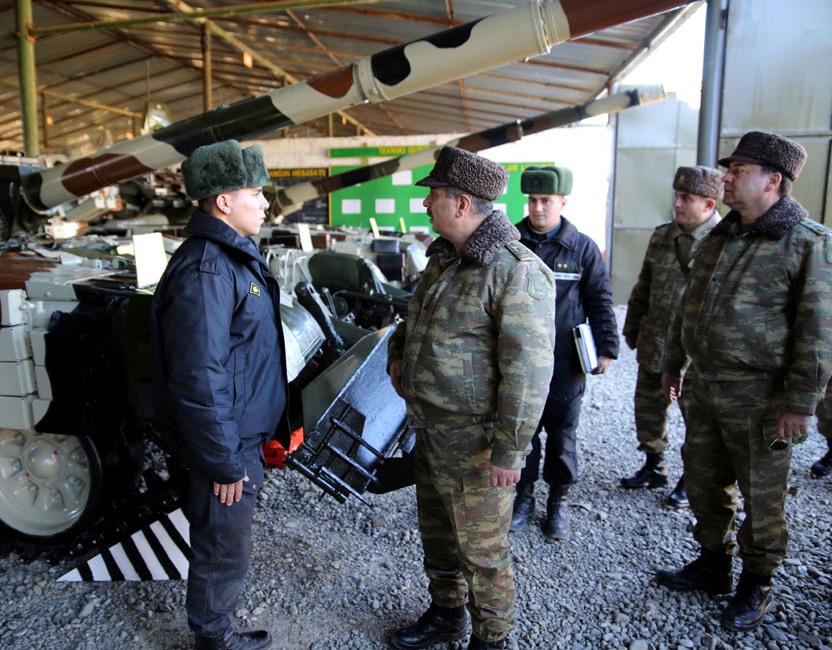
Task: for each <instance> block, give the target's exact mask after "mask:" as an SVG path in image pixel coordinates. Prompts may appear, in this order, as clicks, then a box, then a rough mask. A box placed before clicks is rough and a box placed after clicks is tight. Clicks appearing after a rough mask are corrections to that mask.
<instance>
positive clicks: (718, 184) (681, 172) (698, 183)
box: [673, 165, 723, 199]
mask: <svg viewBox="0 0 832 650" xmlns="http://www.w3.org/2000/svg"><path fill="white" fill-rule="evenodd" d="M722 177H723V173H722V172H721V171H719V170H718V169H714V168H713V167H705V166H704V165H696V166H695V167H679V168H678V169H677V170H676V176H675V177H674V179H673V189H674V190H676V191H677V192H688V193H689V194H697V195H699V196H705V197H707V198H709V199H720V198H722V189H723V185H722Z"/></svg>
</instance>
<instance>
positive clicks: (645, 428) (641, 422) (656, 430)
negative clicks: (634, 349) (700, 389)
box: [633, 366, 693, 454]
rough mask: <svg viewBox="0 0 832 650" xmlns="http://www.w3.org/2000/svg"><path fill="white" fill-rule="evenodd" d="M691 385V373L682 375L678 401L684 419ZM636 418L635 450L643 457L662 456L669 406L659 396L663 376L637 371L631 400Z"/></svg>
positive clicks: (664, 449) (665, 445) (662, 396)
mask: <svg viewBox="0 0 832 650" xmlns="http://www.w3.org/2000/svg"><path fill="white" fill-rule="evenodd" d="M692 383H693V373H692V372H687V373H686V374H685V385H684V390H683V391H682V396H681V397H680V398H679V408H680V409H681V411H682V415H683V416H684V414H685V411H686V410H687V402H688V394H689V391H690V389H691V385H690V384H692ZM633 404H634V408H635V415H636V436H637V438H638V450H639V451H643V452H646V453H655V454H663V453H664V452H665V451H666V450H667V447H668V438H667V410H668V409H669V408H670V402H668V401H667V400H666V399H665V398H664V394H663V393H662V373H660V372H651V371H649V370H645V369H643V368H642V367H641V366H639V368H638V377H637V378H636V393H635V397H634V399H633Z"/></svg>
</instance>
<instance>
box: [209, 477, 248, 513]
mask: <svg viewBox="0 0 832 650" xmlns="http://www.w3.org/2000/svg"><path fill="white" fill-rule="evenodd" d="M243 483H248V473H246V474H245V475H244V476H243V478H241V479H240V480H239V481H237V482H236V483H217V482H214V496H215V497H219V498H220V503H224V504H225V505H227V506H232V505H234V503H235V502H236V501H239V500H240V499H242V498H243Z"/></svg>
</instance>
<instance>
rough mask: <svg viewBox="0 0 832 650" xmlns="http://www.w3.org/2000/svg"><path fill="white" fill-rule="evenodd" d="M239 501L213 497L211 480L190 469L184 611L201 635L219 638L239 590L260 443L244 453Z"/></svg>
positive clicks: (260, 472)
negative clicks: (226, 501) (226, 502)
mask: <svg viewBox="0 0 832 650" xmlns="http://www.w3.org/2000/svg"><path fill="white" fill-rule="evenodd" d="M245 458H246V474H248V477H249V480H248V482H247V483H243V498H242V499H241V500H240V501H238V502H237V503H234V504H233V505H231V506H227V505H224V504H222V503H220V500H219V497H216V496H214V492H213V486H214V483H213V481H212V480H211V479H210V478H208V477H207V476H206V475H205V474H203V473H202V472H200V471H199V470H198V469H196V468H195V467H192V468H191V472H190V476H189V480H188V503H187V504H186V507H185V514H186V516H187V518H188V522H189V523H190V541H191V553H192V557H191V561H190V566H189V568H188V592H187V595H186V599H185V608H186V610H187V612H188V624H189V626H190V628H191V629H192V630H193V631H194V633H196V634H199V635H202V636H218V635H223V634H225V633H226V631H227V630H228V629H229V628H230V627H231V614H232V613H233V612H234V610H235V608H236V606H237V600H238V598H239V597H240V594H241V593H242V591H243V586H244V584H245V580H246V574H247V573H248V567H249V561H250V557H251V523H252V519H253V517H254V506H255V504H256V503H257V492H258V491H259V490H260V487H261V485H262V483H263V474H264V468H263V461H262V451H261V445H260V443H259V442H256V443H255V444H253V445H250V446H249V448H247V449H246V450H245Z"/></svg>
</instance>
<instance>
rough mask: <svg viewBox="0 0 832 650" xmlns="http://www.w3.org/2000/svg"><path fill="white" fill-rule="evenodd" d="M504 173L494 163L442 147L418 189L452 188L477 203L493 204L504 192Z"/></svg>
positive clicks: (456, 149) (505, 179) (461, 151)
mask: <svg viewBox="0 0 832 650" xmlns="http://www.w3.org/2000/svg"><path fill="white" fill-rule="evenodd" d="M506 183H508V172H507V171H506V170H505V169H503V167H502V166H500V165H498V164H497V163H495V162H492V161H490V160H488V159H487V158H483V157H482V156H478V155H477V154H475V153H471V152H470V151H466V150H465V149H459V148H458V147H442V149H441V150H440V151H439V155H438V156H437V157H436V163H435V164H434V165H433V169H431V170H430V174H428V175H427V176H425V177H424V178H423V179H422V180H420V181H416V185H419V186H421V187H455V188H457V189H460V190H462V191H463V192H466V193H468V194H473V195H474V196H478V197H480V198H481V199H487V200H489V201H496V200H497V199H499V198H500V197H501V196H502V195H503V192H504V191H505V189H506Z"/></svg>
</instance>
